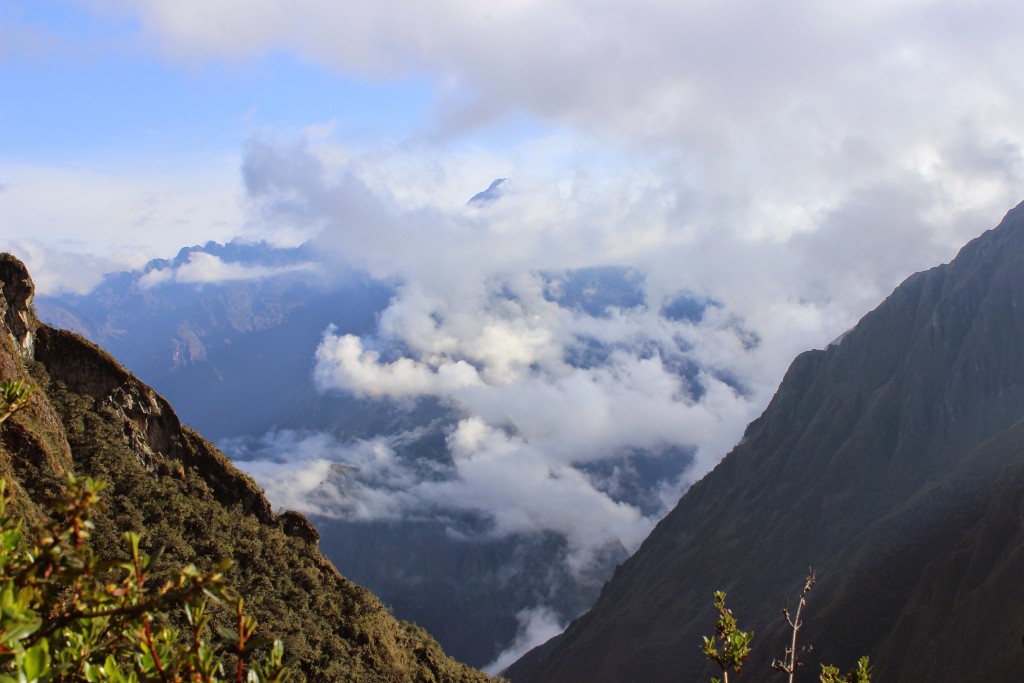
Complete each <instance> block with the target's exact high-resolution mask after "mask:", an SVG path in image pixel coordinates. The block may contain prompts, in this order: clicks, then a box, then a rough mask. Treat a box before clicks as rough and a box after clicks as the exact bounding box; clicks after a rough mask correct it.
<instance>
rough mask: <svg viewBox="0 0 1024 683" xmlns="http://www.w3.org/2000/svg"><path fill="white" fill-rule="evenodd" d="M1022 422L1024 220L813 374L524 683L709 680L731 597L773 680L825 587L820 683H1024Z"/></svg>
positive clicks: (895, 305) (755, 664) (903, 291)
mask: <svg viewBox="0 0 1024 683" xmlns="http://www.w3.org/2000/svg"><path fill="white" fill-rule="evenodd" d="M1022 418H1024V205H1022V206H1019V207H1017V208H1016V209H1014V210H1013V211H1011V212H1010V213H1009V214H1007V217H1006V218H1005V219H1004V221H1003V223H1002V224H1001V225H1000V226H999V227H998V228H997V229H995V230H992V231H989V232H988V233H986V234H985V235H983V236H981V237H979V238H978V239H976V240H974V241H972V242H971V243H970V244H968V245H967V246H965V247H964V248H963V249H962V250H961V252H960V254H959V255H958V256H957V258H956V259H955V260H954V261H953V262H951V263H950V264H948V265H946V266H940V267H938V268H934V269H932V270H930V271H927V272H924V273H919V274H917V275H914V276H912V277H910V278H908V279H907V280H906V281H905V282H904V283H903V284H902V285H901V286H900V287H899V288H897V289H896V290H895V291H894V292H893V294H892V295H891V296H890V297H889V298H888V299H887V300H886V301H885V302H883V303H882V304H881V305H880V306H879V307H878V308H877V309H876V310H875V311H873V312H871V313H870V314H868V315H867V316H865V317H864V319H863V320H862V321H861V322H860V323H859V324H858V325H857V326H856V327H855V328H854V329H853V330H851V331H850V332H849V333H848V334H847V335H845V336H844V337H843V338H842V340H841V341H840V342H838V343H836V344H833V345H831V346H830V347H829V348H827V349H825V350H823V351H811V352H807V353H804V354H802V355H801V356H799V357H798V358H797V359H796V360H795V361H794V362H793V364H792V366H791V367H790V369H789V371H788V372H787V374H786V377H785V379H784V380H783V382H782V384H781V386H780V387H779V390H778V392H777V394H776V395H775V397H774V398H773V400H772V402H771V404H770V405H769V406H768V408H767V409H766V410H765V412H764V414H763V415H762V416H761V417H760V418H759V419H758V420H756V421H754V422H753V423H751V424H750V426H749V427H748V428H747V431H746V433H745V435H744V437H743V439H742V440H741V441H740V443H739V444H738V445H737V446H736V447H735V448H734V449H733V451H732V452H731V453H729V455H728V456H727V457H726V458H725V459H724V460H723V461H722V462H721V463H720V464H719V465H718V467H716V468H715V470H714V471H712V472H711V473H710V474H708V475H707V476H706V477H705V478H704V479H703V480H701V481H700V482H698V483H696V484H694V486H693V487H692V488H691V489H690V490H689V491H688V492H687V493H686V495H685V496H684V497H683V498H682V499H681V500H680V502H679V505H678V506H677V507H676V508H675V510H673V511H672V512H671V513H670V514H669V515H668V516H667V517H666V518H665V519H664V520H663V521H662V522H661V523H660V524H659V525H658V526H657V528H656V529H655V530H654V531H653V532H652V533H651V535H650V537H649V538H648V539H647V540H646V541H645V542H644V544H643V545H642V546H641V548H640V549H639V550H638V551H637V553H636V554H635V555H634V556H633V557H632V558H630V559H629V560H628V561H627V562H626V563H625V564H623V565H622V566H621V567H620V568H619V569H618V570H617V571H616V574H615V576H614V578H613V579H612V581H611V582H609V584H608V585H607V586H606V587H605V589H604V590H603V591H602V594H601V597H600V598H599V600H598V602H597V604H596V605H595V606H594V607H593V609H591V610H590V612H588V613H587V614H586V615H584V616H583V617H581V618H580V619H578V620H577V621H576V622H574V623H573V624H572V625H571V626H570V627H569V629H567V631H566V632H565V633H564V634H563V635H562V636H560V637H559V638H558V639H556V640H555V641H554V642H551V643H549V644H547V645H546V646H545V647H544V648H543V650H541V651H537V652H535V653H533V654H531V655H528V656H527V657H525V658H524V659H523V660H521V661H520V662H519V663H517V665H515V666H514V667H513V669H512V670H511V671H510V673H511V676H512V679H513V680H514V681H516V683H520V682H525V681H530V682H534V681H536V682H541V681H559V682H560V683H569V682H571V681H594V682H599V681H634V680H635V681H645V682H646V681H650V682H657V681H679V680H700V679H701V678H702V677H705V676H706V675H707V674H708V673H709V671H710V669H709V668H708V665H707V664H706V663H705V662H704V661H703V660H702V657H701V655H700V653H699V651H698V648H697V645H698V643H699V640H700V636H701V635H702V634H708V633H710V632H711V625H712V623H713V621H714V614H713V611H712V609H711V607H710V603H711V595H712V592H713V591H714V590H716V589H723V590H726V591H727V592H728V593H729V602H730V606H731V607H732V608H733V610H734V612H735V613H736V614H737V615H738V616H739V618H740V625H741V627H744V628H753V629H755V630H756V631H757V632H758V635H757V637H756V638H755V641H754V645H755V649H754V655H753V656H752V658H751V662H750V666H749V667H747V668H745V674H747V675H749V676H750V677H751V678H760V677H761V676H766V675H767V674H768V664H769V662H770V660H771V658H772V657H773V656H775V657H780V656H781V655H782V652H783V649H784V647H785V643H786V634H785V632H784V628H783V626H784V624H783V621H782V618H781V615H780V608H781V607H782V605H783V603H784V601H785V599H786V598H787V597H792V596H795V594H796V593H797V591H798V590H799V587H800V585H801V579H802V577H803V575H804V574H805V573H806V571H807V568H808V567H809V566H813V567H815V568H816V569H817V570H818V572H819V575H820V576H821V577H822V578H821V581H819V583H818V585H817V586H816V587H815V589H814V591H813V592H812V594H811V596H810V604H809V607H808V621H807V627H806V629H805V630H804V631H803V632H802V633H801V639H802V642H803V643H805V644H808V643H813V645H814V652H813V653H812V654H811V656H810V657H808V670H807V672H806V673H805V674H804V676H805V677H806V678H811V679H813V678H814V676H815V671H816V670H817V663H818V662H820V661H826V662H833V663H835V664H837V665H840V666H842V667H843V668H847V667H849V666H851V665H852V663H853V662H854V660H855V658H856V657H857V656H859V655H861V654H868V655H870V656H871V657H872V659H873V661H874V663H875V666H876V671H877V680H880V681H887V682H890V681H894V682H895V681H925V680H927V681H931V682H941V681H950V682H953V681H964V680H1000V681H1004V680H1018V679H1019V678H1020V677H1021V672H1024V658H1022V654H1024V652H1022V650H1021V634H1022V633H1024V588H1022V585H1021V584H1022V582H1021V577H1022V576H1024V551H1022V541H1024V423H1022V422H1021V420H1022ZM747 672H749V673H747Z"/></svg>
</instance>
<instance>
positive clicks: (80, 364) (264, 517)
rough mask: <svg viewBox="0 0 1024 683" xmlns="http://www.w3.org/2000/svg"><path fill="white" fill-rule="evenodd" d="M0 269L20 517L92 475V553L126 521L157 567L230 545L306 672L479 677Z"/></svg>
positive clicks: (332, 676)
mask: <svg viewBox="0 0 1024 683" xmlns="http://www.w3.org/2000/svg"><path fill="white" fill-rule="evenodd" d="M0 282H2V283H3V284H2V296H0V317H2V318H3V326H2V327H0V373H2V377H3V379H24V380H26V381H28V382H30V383H32V384H33V385H34V386H35V387H36V389H35V391H34V393H33V395H32V400H31V402H30V404H29V405H28V406H27V407H26V408H25V409H23V410H22V411H20V412H18V413H17V414H15V415H14V416H13V417H12V418H11V419H9V420H7V421H6V422H5V423H4V424H3V425H2V427H0V476H4V477H6V478H8V479H9V480H10V481H11V482H12V484H13V486H12V488H13V489H14V492H15V496H16V497H15V509H16V511H19V512H20V513H21V514H23V515H24V516H26V517H27V518H28V519H29V520H33V519H39V518H41V517H43V516H44V515H46V514H48V511H47V509H46V506H45V504H44V503H43V501H45V500H46V499H47V497H48V496H49V495H50V494H52V493H55V492H56V491H58V490H59V489H60V488H61V487H62V486H63V484H64V482H65V481H66V475H67V473H68V472H69V471H73V472H75V473H76V474H79V475H90V476H101V477H103V478H104V479H105V480H106V481H107V482H108V483H109V486H108V488H107V490H106V492H105V494H104V500H105V501H106V502H107V505H108V507H107V510H106V512H105V513H103V514H102V515H101V516H100V517H99V518H98V519H97V520H96V525H97V528H96V531H95V533H94V535H93V544H94V546H95V547H96V548H97V549H98V550H99V552H100V553H101V554H102V555H105V556H119V555H123V552H124V550H123V542H122V541H121V540H120V535H121V533H122V532H123V531H125V530H129V529H132V530H136V531H139V532H141V533H142V535H143V545H144V546H145V547H146V548H149V549H152V548H154V547H156V546H164V547H165V548H166V554H165V555H164V557H163V560H162V562H163V566H164V568H165V570H166V569H169V568H171V567H177V566H181V565H183V564H185V563H189V562H194V563H196V564H197V565H199V566H200V567H201V568H203V567H209V566H211V565H212V564H214V563H215V562H216V561H218V560H220V559H222V558H225V557H227V558H231V559H232V560H233V561H234V566H233V568H232V569H231V570H230V572H229V574H228V580H229V582H230V583H231V584H232V585H233V586H234V587H235V588H236V589H237V590H238V591H239V592H240V593H241V594H242V595H243V596H245V598H246V605H247V608H248V609H249V610H250V611H251V612H252V613H253V614H254V615H255V616H256V617H257V618H258V619H259V620H260V622H261V632H262V635H265V636H268V637H273V638H281V639H282V640H284V642H285V647H286V656H287V657H288V658H289V659H290V660H292V662H293V667H294V669H295V670H296V671H297V672H298V673H300V674H301V677H304V678H305V680H308V681H317V682H319V681H346V682H348V681H453V682H454V681H485V680H488V679H487V677H486V676H484V675H483V674H481V673H479V672H476V671H473V670H472V669H469V668H468V667H465V666H463V665H461V664H459V663H457V662H455V661H454V660H452V659H450V658H448V657H447V656H446V655H445V654H444V653H443V652H442V651H441V649H440V647H439V646H438V645H437V644H436V643H435V642H434V641H433V639H431V638H430V636H429V635H427V634H426V633H425V632H424V631H423V630H422V629H419V628H418V627H416V626H414V625H411V624H408V623H404V622H400V621H397V620H396V619H395V618H394V617H393V616H392V615H391V613H390V611H389V610H388V609H387V608H385V607H384V606H383V605H382V604H381V603H380V601H379V600H377V598H376V597H374V596H373V595H372V594H371V593H369V592H368V591H366V590H365V589H363V588H360V587H359V586H356V585H355V584H353V583H351V582H350V581H348V580H347V579H345V578H344V577H342V576H341V575H340V574H339V573H338V572H337V570H336V569H335V568H334V566H333V565H332V564H331V563H330V562H328V561H327V560H326V559H325V558H324V557H323V555H321V554H320V552H319V550H318V549H317V547H316V540H317V535H316V531H315V530H314V529H313V527H312V526H311V525H310V524H309V523H308V522H307V521H306V520H305V519H304V518H303V517H302V516H301V515H297V514H295V513H285V514H283V515H280V516H276V515H274V513H273V511H272V510H271V508H270V505H269V503H268V502H267V500H266V499H265V498H264V497H263V495H262V493H261V492H260V491H259V489H258V488H257V487H256V486H255V484H254V483H253V482H252V480H250V479H249V478H248V477H247V476H245V475H244V474H242V473H241V472H239V471H238V470H237V469H235V468H234V466H232V465H231V463H230V462H229V461H228V459H227V458H226V457H225V456H224V455H223V454H221V453H220V452H219V451H217V450H216V449H215V448H214V447H213V446H211V445H210V444H209V443H207V442H206V441H204V440H203V439H202V438H201V437H200V436H199V435H198V434H196V433H195V432H194V431H192V430H190V429H188V428H186V427H183V426H182V425H181V424H180V423H179V421H178V418H177V417H176V415H175V414H174V411H173V410H172V409H171V407H170V405H169V404H168V403H167V402H166V401H165V400H164V399H163V398H161V397H160V396H159V395H157V394H156V393H155V392H153V391H152V390H151V389H150V388H149V387H147V386H146V385H144V384H143V383H142V382H140V381H139V380H138V379H136V378H135V377H134V376H133V375H131V374H130V373H128V372H127V371H125V370H124V369H123V368H121V366H120V365H118V364H117V362H116V361H114V360H113V358H112V357H110V356H109V355H107V354H106V353H105V352H103V351H102V350H101V349H99V348H98V347H96V346H95V345H93V344H92V343H90V342H88V341H86V340H84V339H82V338H81V337H78V336H77V335H74V334H72V333H69V332H66V331H61V330H55V329H53V328H50V327H48V326H45V325H41V324H40V323H39V322H38V320H37V319H36V318H35V315H34V313H33V312H32V310H31V308H30V302H31V297H32V283H31V280H30V279H29V278H28V274H27V273H26V272H25V269H24V266H23V265H22V264H21V263H20V262H19V261H18V260H17V259H15V258H14V257H11V256H9V255H6V254H5V255H0Z"/></svg>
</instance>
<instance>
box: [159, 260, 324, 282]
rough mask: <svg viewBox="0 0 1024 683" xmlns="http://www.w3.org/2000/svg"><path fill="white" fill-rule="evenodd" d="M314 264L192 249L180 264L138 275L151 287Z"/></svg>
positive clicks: (246, 277)
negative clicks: (229, 257)
mask: <svg viewBox="0 0 1024 683" xmlns="http://www.w3.org/2000/svg"><path fill="white" fill-rule="evenodd" d="M315 268H316V266H315V264H312V263H299V264H295V265H289V266H279V267H268V266H251V265H245V264H243V263H236V262H225V261H222V260H221V259H220V257H218V256H216V255H214V254H207V253H205V252H192V253H190V254H189V255H188V260H186V261H185V262H184V263H182V264H180V265H177V266H168V267H165V268H154V269H152V270H149V271H148V272H146V273H145V274H144V275H143V276H142V277H141V278H139V284H140V285H142V287H144V288H149V287H155V286H157V285H161V284H165V283H169V282H179V283H186V284H203V283H210V282H229V281H232V280H255V279H259V278H266V277H273V276H274V275H281V274H284V273H294V272H299V271H307V272H308V271H312V270H314V269H315Z"/></svg>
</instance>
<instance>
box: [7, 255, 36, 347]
mask: <svg viewBox="0 0 1024 683" xmlns="http://www.w3.org/2000/svg"><path fill="white" fill-rule="evenodd" d="M0 283H2V285H0V286H2V295H0V318H2V320H3V324H4V330H5V332H6V334H7V335H8V336H10V338H11V339H13V340H14V343H15V346H17V348H18V349H19V350H20V351H21V354H22V355H23V356H25V357H26V358H31V357H32V352H33V345H34V341H35V338H34V336H33V335H34V332H35V330H36V328H37V327H39V321H38V320H37V319H36V316H35V313H33V312H32V309H31V304H32V297H33V296H34V295H35V289H36V288H35V285H34V284H33V283H32V278H30V277H29V275H28V269H27V268H25V264H24V263H22V262H21V261H19V260H18V259H17V258H16V257H14V256H12V255H11V254H0Z"/></svg>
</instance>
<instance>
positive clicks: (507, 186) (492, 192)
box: [466, 178, 513, 206]
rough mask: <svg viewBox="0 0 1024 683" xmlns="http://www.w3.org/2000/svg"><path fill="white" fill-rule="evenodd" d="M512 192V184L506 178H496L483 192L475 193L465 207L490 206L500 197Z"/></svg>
mask: <svg viewBox="0 0 1024 683" xmlns="http://www.w3.org/2000/svg"><path fill="white" fill-rule="evenodd" d="M512 191H513V187H512V183H511V182H510V181H509V179H508V178H496V179H495V180H494V181H493V182H491V184H490V185H489V186H488V187H487V189H486V190H484V191H483V192H477V193H476V194H475V195H473V196H472V197H471V198H470V200H469V201H468V202H466V205H467V206H474V205H476V206H480V205H484V204H490V203H492V202H494V201H495V200H497V199H499V198H500V197H503V196H505V195H506V194H508V193H509V192H512Z"/></svg>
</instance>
